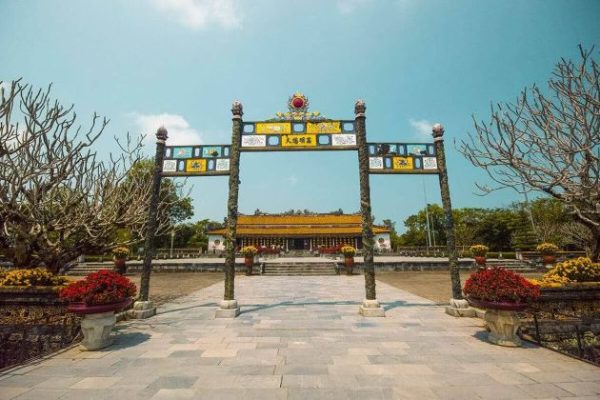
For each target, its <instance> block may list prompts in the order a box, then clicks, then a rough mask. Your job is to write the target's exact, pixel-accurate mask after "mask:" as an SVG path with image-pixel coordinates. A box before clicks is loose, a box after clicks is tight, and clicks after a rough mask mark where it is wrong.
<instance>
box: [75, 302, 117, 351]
mask: <svg viewBox="0 0 600 400" xmlns="http://www.w3.org/2000/svg"><path fill="white" fill-rule="evenodd" d="M116 322H117V318H116V317H115V312H114V311H109V312H103V313H98V314H86V315H85V316H84V317H83V319H82V320H81V331H82V332H83V340H82V342H81V347H82V348H83V349H84V350H100V349H103V348H105V347H107V346H110V345H111V344H112V342H113V339H112V338H111V336H110V334H111V332H112V329H113V327H114V326H115V324H116Z"/></svg>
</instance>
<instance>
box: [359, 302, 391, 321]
mask: <svg viewBox="0 0 600 400" xmlns="http://www.w3.org/2000/svg"><path fill="white" fill-rule="evenodd" d="M358 312H359V314H360V315H362V316H363V317H385V310H384V309H383V307H381V304H379V300H367V299H365V300H363V302H362V304H361V305H360V308H359V310H358Z"/></svg>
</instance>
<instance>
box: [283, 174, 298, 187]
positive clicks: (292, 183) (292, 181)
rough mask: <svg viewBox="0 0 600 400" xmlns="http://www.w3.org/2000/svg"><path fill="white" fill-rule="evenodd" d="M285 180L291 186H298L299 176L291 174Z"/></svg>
mask: <svg viewBox="0 0 600 400" xmlns="http://www.w3.org/2000/svg"><path fill="white" fill-rule="evenodd" d="M285 181H286V182H287V183H288V184H289V185H290V186H296V183H298V178H297V177H296V175H290V176H288V177H287V178H285Z"/></svg>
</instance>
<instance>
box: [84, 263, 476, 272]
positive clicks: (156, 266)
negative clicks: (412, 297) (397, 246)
mask: <svg viewBox="0 0 600 400" xmlns="http://www.w3.org/2000/svg"><path fill="white" fill-rule="evenodd" d="M332 262H333V260H332ZM339 262H340V263H342V261H339ZM86 265H87V266H89V267H90V269H94V268H95V269H100V268H107V265H106V264H94V263H88V264H86ZM258 266H259V264H258V263H257V264H255V268H256V267H258ZM354 266H355V268H356V269H357V270H360V271H362V268H363V263H361V262H357V263H355V264H354ZM458 266H459V268H460V269H462V270H472V269H474V268H475V265H474V264H473V262H472V261H459V262H458ZM108 267H110V266H108ZM375 269H376V270H377V271H444V270H448V261H445V260H440V261H403V262H392V263H389V262H388V263H382V262H376V263H375ZM235 270H236V271H237V272H245V270H246V267H245V266H244V265H243V264H236V266H235ZM141 271H142V265H141V264H138V263H136V264H127V273H139V272H141ZM152 271H153V272H220V271H223V263H194V262H189V263H181V262H177V263H175V262H174V263H169V262H164V261H161V262H154V263H153V265H152Z"/></svg>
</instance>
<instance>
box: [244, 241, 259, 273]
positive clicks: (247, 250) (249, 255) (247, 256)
mask: <svg viewBox="0 0 600 400" xmlns="http://www.w3.org/2000/svg"><path fill="white" fill-rule="evenodd" d="M240 253H242V254H243V255H244V265H246V275H252V266H254V256H255V255H256V254H257V253H258V249H257V248H256V247H254V246H244V247H242V248H241V250H240Z"/></svg>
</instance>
